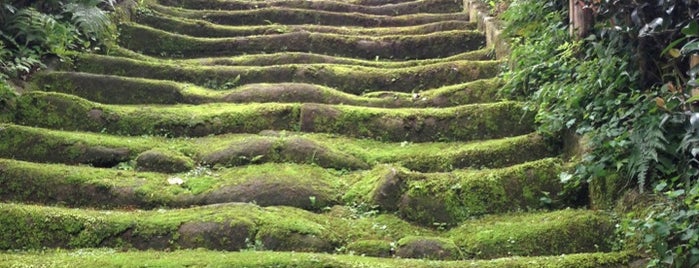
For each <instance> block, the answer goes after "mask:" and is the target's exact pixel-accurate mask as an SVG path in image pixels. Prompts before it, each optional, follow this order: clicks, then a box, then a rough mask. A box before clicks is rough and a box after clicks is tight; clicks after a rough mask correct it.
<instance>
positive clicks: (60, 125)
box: [15, 91, 534, 142]
mask: <svg viewBox="0 0 699 268" xmlns="http://www.w3.org/2000/svg"><path fill="white" fill-rule="evenodd" d="M15 118H16V122H18V123H20V124H22V125H29V126H38V127H45V128H54V129H65V130H81V131H92V132H106V133H113V134H122V135H145V134H147V135H168V136H175V137H180V136H188V137H201V136H207V135H212V134H223V133H258V132H260V131H263V130H300V131H303V132H320V133H338V134H340V133H341V134H342V135H346V136H349V137H356V138H372V139H378V140H383V141H398V142H400V141H414V142H426V141H433V140H435V139H437V140H445V141H446V140H455V141H469V140H484V139H495V138H503V137H512V136H517V135H523V134H527V133H530V132H532V131H533V130H534V126H533V125H534V124H533V114H531V113H525V112H524V111H523V106H522V104H520V103H517V102H501V103H493V104H472V105H464V106H457V107H451V108H443V109H408V108H403V109H385V108H368V107H355V106H344V105H335V106H333V105H321V104H279V103H266V104H221V103H214V104H205V105H194V106H192V105H177V106H118V105H106V104H98V103H95V102H90V101H87V100H85V99H81V98H78V97H75V96H71V95H65V94H62V93H53V92H38V91H35V92H30V93H27V94H24V95H22V96H21V97H20V99H19V103H18V108H17V111H16V115H15Z"/></svg>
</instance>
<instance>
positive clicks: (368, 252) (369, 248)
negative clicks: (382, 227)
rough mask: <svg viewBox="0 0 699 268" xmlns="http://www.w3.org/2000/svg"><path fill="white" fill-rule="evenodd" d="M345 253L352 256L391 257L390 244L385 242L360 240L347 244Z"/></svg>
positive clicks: (392, 250)
mask: <svg viewBox="0 0 699 268" xmlns="http://www.w3.org/2000/svg"><path fill="white" fill-rule="evenodd" d="M347 252H350V253H352V254H354V255H361V256H368V257H381V258H388V257H391V256H393V254H394V253H395V252H394V249H393V246H392V245H391V242H389V241H385V240H360V241H355V242H352V243H349V244H347Z"/></svg>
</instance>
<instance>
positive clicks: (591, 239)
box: [449, 210, 614, 258]
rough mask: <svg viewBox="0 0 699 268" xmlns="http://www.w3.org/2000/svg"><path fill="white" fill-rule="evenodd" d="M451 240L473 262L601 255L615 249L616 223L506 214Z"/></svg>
mask: <svg viewBox="0 0 699 268" xmlns="http://www.w3.org/2000/svg"><path fill="white" fill-rule="evenodd" d="M504 219H507V220H506V221H503V220H504ZM449 236H450V237H451V238H452V239H453V240H454V242H456V244H457V245H458V246H459V247H460V248H461V249H462V251H463V252H464V254H466V255H467V257H470V258H499V257H506V256H540V255H557V254H569V253H573V252H578V253H580V252H597V251H609V250H610V249H611V243H612V240H613V239H614V223H613V222H612V220H611V219H610V218H609V217H608V216H607V215H605V214H604V213H599V212H594V211H585V210H561V211H556V212H549V213H538V214H521V213H520V214H505V215H499V216H487V217H484V218H482V219H479V220H474V221H467V222H464V223H463V224H462V225H460V226H459V227H457V228H455V229H453V230H451V231H450V232H449Z"/></svg>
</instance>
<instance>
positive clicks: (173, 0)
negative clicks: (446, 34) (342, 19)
mask: <svg viewBox="0 0 699 268" xmlns="http://www.w3.org/2000/svg"><path fill="white" fill-rule="evenodd" d="M158 3H160V4H162V5H166V6H174V7H181V8H189V9H210V10H255V9H260V8H267V7H286V8H298V9H311V10H324V11H332V12H348V13H363V14H372V15H388V16H396V15H405V14H415V13H453V12H461V11H463V2H462V1H461V0H417V1H410V2H403V3H396V4H392V5H381V6H366V5H357V4H352V3H345V2H338V1H328V0H319V1H306V0H287V1H280V0H273V1H253V2H251V1H240V0H158Z"/></svg>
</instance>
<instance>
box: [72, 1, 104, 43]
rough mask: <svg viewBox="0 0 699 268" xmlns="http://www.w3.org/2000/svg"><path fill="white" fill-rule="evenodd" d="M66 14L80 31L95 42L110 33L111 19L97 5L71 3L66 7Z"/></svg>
mask: <svg viewBox="0 0 699 268" xmlns="http://www.w3.org/2000/svg"><path fill="white" fill-rule="evenodd" d="M63 9H64V12H65V13H66V14H68V15H70V17H71V21H72V22H73V24H75V25H76V26H77V27H78V30H79V31H80V32H81V33H83V34H85V35H86V36H88V37H90V38H93V39H95V40H99V39H102V37H103V36H104V35H105V34H106V33H107V31H108V25H109V18H108V17H107V14H106V13H105V12H104V11H103V10H101V9H100V8H99V7H97V6H96V5H90V4H85V3H70V4H66V5H65V6H64V8H63Z"/></svg>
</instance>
